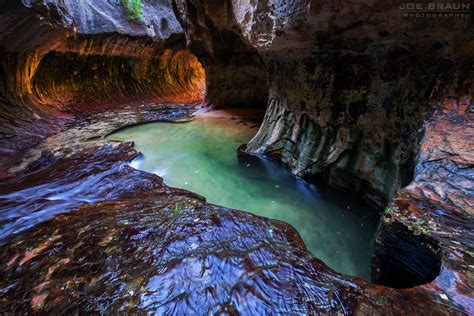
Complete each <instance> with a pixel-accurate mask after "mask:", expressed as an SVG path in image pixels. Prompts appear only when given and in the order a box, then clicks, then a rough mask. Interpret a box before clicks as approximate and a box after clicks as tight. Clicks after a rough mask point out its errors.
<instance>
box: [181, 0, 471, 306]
mask: <svg viewBox="0 0 474 316" xmlns="http://www.w3.org/2000/svg"><path fill="white" fill-rule="evenodd" d="M422 2H423V1H422ZM425 2H426V1H425ZM401 4H403V1H395V2H393V1H392V2H384V1H355V2H354V1H345V0H339V1H338V0H336V1H305V0H295V1H268V0H263V1H258V0H257V1H227V2H225V3H222V4H221V5H214V4H213V3H211V2H210V1H205V0H176V5H175V11H176V13H177V15H179V16H181V17H182V20H185V21H186V22H185V25H186V27H184V30H185V32H186V36H187V39H188V42H189V43H190V45H189V47H190V49H191V50H192V51H193V52H194V53H195V54H196V55H198V54H200V53H201V52H202V51H203V50H205V49H203V47H204V48H206V49H207V48H208V47H212V46H213V45H214V42H215V41H216V39H219V41H220V43H224V44H226V45H231V42H227V41H226V39H227V37H225V36H222V34H224V33H225V34H227V33H228V32H229V29H230V30H231V31H232V32H233V34H234V35H233V38H236V37H238V38H239V40H240V41H242V42H243V43H244V44H245V47H246V49H247V50H252V48H253V51H254V52H257V53H258V54H259V55H260V56H261V58H262V61H263V62H264V64H265V67H266V70H267V80H268V86H269V95H268V97H269V102H268V106H267V112H266V115H265V119H264V121H263V123H262V126H261V128H260V130H259V132H258V134H257V135H256V136H255V138H254V139H253V140H251V141H250V143H249V144H247V148H246V151H247V152H248V153H250V154H257V155H267V156H271V157H273V158H275V159H278V160H279V161H281V162H283V163H284V164H285V165H286V166H287V167H288V168H289V169H290V170H291V171H292V172H293V173H294V174H296V175H298V176H300V177H303V178H305V179H309V180H312V181H322V182H327V183H329V184H331V185H333V186H336V187H339V188H342V189H347V190H353V191H358V192H360V193H361V195H362V196H363V197H365V198H366V200H367V201H368V203H369V205H371V206H373V207H374V208H376V209H377V208H378V209H379V210H380V209H381V208H383V207H385V206H386V205H387V203H388V202H389V206H388V207H387V209H386V210H385V212H384V214H385V215H384V218H383V220H382V221H381V224H380V228H379V232H378V234H377V238H376V251H375V254H374V259H373V264H372V276H373V281H374V282H377V283H380V284H384V285H388V286H392V287H398V288H406V287H413V286H417V285H421V284H425V283H427V284H428V285H424V286H422V287H425V288H428V289H429V291H432V293H433V299H434V298H435V297H436V296H437V295H438V294H439V293H441V294H440V295H441V297H443V298H445V299H446V300H449V301H451V302H454V304H456V305H457V306H459V308H460V309H461V310H463V309H465V310H467V311H468V312H470V313H473V312H474V311H473V310H472V306H473V302H474V301H473V296H472V293H473V283H472V276H473V266H472V262H473V252H472V249H473V247H474V245H473V238H472V237H473V236H472V230H473V226H474V222H473V219H472V216H473V215H474V206H473V205H474V203H473V202H474V168H473V162H474V161H473V160H472V159H471V158H472V154H471V153H470V152H472V148H474V139H473V137H474V129H473V126H472V122H473V118H474V117H473V105H474V99H473V93H474V71H473V69H474V68H473V65H474V36H473V32H472V31H473V26H472V18H470V15H469V13H467V14H464V17H460V16H458V17H456V18H453V17H451V18H420V17H415V16H405V15H404V11H403V9H401V8H400V5H401ZM425 4H426V3H425ZM202 21H206V26H208V27H206V28H205V29H204V30H203V28H202ZM235 34H237V35H235ZM209 88H210V87H209ZM218 99H219V98H218ZM209 101H210V102H212V100H209ZM433 280H434V281H433ZM430 282H431V283H430Z"/></svg>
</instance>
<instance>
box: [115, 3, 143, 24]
mask: <svg viewBox="0 0 474 316" xmlns="http://www.w3.org/2000/svg"><path fill="white" fill-rule="evenodd" d="M120 2H121V3H122V5H123V6H124V7H125V8H127V11H128V18H129V19H131V20H141V19H142V1H141V0H120Z"/></svg>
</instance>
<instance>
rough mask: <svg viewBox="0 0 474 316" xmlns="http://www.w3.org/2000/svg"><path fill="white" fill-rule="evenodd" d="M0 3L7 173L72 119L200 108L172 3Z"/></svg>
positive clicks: (199, 74)
mask: <svg viewBox="0 0 474 316" xmlns="http://www.w3.org/2000/svg"><path fill="white" fill-rule="evenodd" d="M142 6H143V7H142V9H141V13H140V16H139V17H138V18H133V19H132V18H131V17H130V12H128V9H127V8H126V7H125V6H124V5H122V4H121V3H120V2H119V1H117V2H111V1H94V2H90V1H82V2H77V1H39V0H38V1H19V0H18V1H1V2H0V8H1V11H0V20H1V22H0V57H1V59H0V73H1V74H2V76H1V78H0V102H1V110H0V122H1V133H2V135H3V136H2V137H0V144H1V150H2V157H1V158H0V175H2V176H7V175H8V173H9V171H8V169H9V168H11V167H12V166H13V165H14V164H15V163H17V157H18V155H19V154H21V152H22V151H24V150H25V149H26V148H28V147H30V146H32V145H33V144H35V143H36V142H38V141H39V140H40V139H42V138H44V136H45V135H47V134H48V133H52V132H54V131H57V130H58V129H59V128H61V127H62V126H63V125H64V124H65V123H66V122H69V121H70V120H71V119H73V116H71V114H87V113H89V112H91V111H97V110H104V109H106V108H110V107H117V106H122V105H123V104H127V103H135V104H137V106H139V105H141V104H143V103H150V102H166V103H199V102H201V101H202V99H203V96H204V92H205V81H204V80H205V73H204V69H203V68H202V66H201V64H200V62H199V61H198V60H197V58H196V57H195V56H194V55H193V54H192V53H191V52H190V51H189V50H187V49H186V48H185V39H184V34H183V32H182V29H181V26H180V25H179V23H178V21H177V19H176V18H175V16H174V14H173V10H172V7H171V2H170V1H158V2H153V3H151V2H143V4H142Z"/></svg>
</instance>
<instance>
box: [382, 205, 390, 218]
mask: <svg viewBox="0 0 474 316" xmlns="http://www.w3.org/2000/svg"><path fill="white" fill-rule="evenodd" d="M383 215H385V216H386V217H392V211H391V210H390V208H389V207H387V208H386V209H385V211H383Z"/></svg>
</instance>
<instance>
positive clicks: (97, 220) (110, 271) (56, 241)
mask: <svg viewBox="0 0 474 316" xmlns="http://www.w3.org/2000/svg"><path fill="white" fill-rule="evenodd" d="M398 2H400V3H401V1H396V2H391V3H387V2H382V1H372V0H368V1H350V2H349V1H347V0H340V1H338V0H335V1H311V2H310V1H308V0H294V1H268V0H263V1H259V0H256V1H245V0H239V1H237V0H234V1H207V0H174V1H173V3H171V2H170V1H167V0H163V1H145V0H143V1H141V3H142V9H141V11H140V12H138V13H134V14H133V15H132V14H131V13H130V12H127V9H126V7H125V6H124V5H122V4H121V2H120V1H110V0H109V1H108V0H96V1H72V0H64V1H59V0H23V1H20V0H13V1H11V0H0V57H1V58H0V179H2V180H1V182H0V196H1V198H0V208H1V211H0V223H1V225H2V227H1V230H0V251H1V253H2V254H5V255H4V256H2V257H1V259H0V312H2V313H23V312H57V311H63V312H64V311H89V312H110V311H122V312H132V313H137V312H142V313H144V312H158V313H167V314H172V313H174V314H184V313H195V314H209V313H223V314H239V313H242V314H254V313H260V314H269V313H281V314H318V313H343V314H374V313H377V312H379V313H380V311H383V313H386V314H397V315H398V314H404V313H405V314H423V313H428V312H429V313H430V314H436V315H437V314H439V315H443V314H456V313H459V314H461V315H462V314H466V313H467V314H474V310H473V306H474V298H473V294H472V293H473V288H474V283H473V280H474V277H473V276H474V273H473V262H474V261H473V260H474V259H473V253H474V252H473V251H474V249H473V241H474V237H473V235H472V232H473V231H474V229H473V228H474V227H473V220H472V216H473V215H474V211H473V204H474V201H473V196H474V171H473V163H474V160H473V157H472V148H473V147H474V139H473V135H474V126H473V124H472V122H473V121H474V119H473V115H474V114H473V103H474V102H473V98H472V94H473V78H474V76H473V73H472V72H473V69H474V68H473V67H472V65H473V56H472V54H473V51H474V49H473V48H474V47H473V46H474V44H473V43H474V39H473V36H472V34H473V33H472V22H471V21H472V19H471V20H469V19H464V18H445V19H417V18H406V17H404V16H403V14H402V12H401V11H400V10H401V9H399V8H398ZM267 100H268V106H267V112H266V116H265V119H264V122H263V124H262V126H261V128H260V130H259V132H258V134H257V135H256V137H255V138H254V139H253V140H252V141H251V142H250V143H249V144H248V145H247V148H246V150H247V152H248V153H250V154H258V155H260V154H262V155H269V156H272V157H274V158H276V159H278V160H280V161H282V162H283V163H284V164H285V165H286V166H288V168H289V169H291V170H292V172H293V173H294V174H296V175H298V176H301V177H303V178H306V179H310V180H315V181H325V182H328V183H330V184H331V185H334V186H337V187H340V188H343V189H349V190H354V191H358V192H360V193H361V194H362V195H363V196H364V197H366V199H367V201H368V202H369V204H370V205H372V206H374V207H375V208H378V209H380V208H381V207H382V206H386V205H388V206H387V208H386V209H385V211H384V213H383V218H382V220H381V223H380V227H379V230H378V233H377V236H376V240H375V242H376V247H375V253H374V257H373V262H372V278H373V281H374V282H375V283H377V284H378V285H374V284H370V283H367V282H365V281H363V280H360V279H357V278H351V277H348V276H343V275H340V274H338V273H337V272H335V271H332V270H331V269H329V268H328V267H327V266H325V265H324V263H322V262H321V261H319V260H317V259H316V258H314V257H313V256H312V255H311V254H310V253H308V251H307V250H306V248H305V246H304V244H303V242H302V241H301V239H300V238H299V236H298V234H297V232H295V231H294V229H293V228H291V227H290V226H289V225H287V224H285V223H281V222H277V221H274V220H269V219H264V218H260V217H257V216H254V215H251V214H247V213H244V212H241V211H234V210H228V209H224V208H220V207H217V206H214V205H209V204H207V203H206V202H205V200H204V198H202V197H199V196H196V195H195V194H193V193H191V192H186V191H182V190H177V189H173V188H168V187H167V186H165V185H164V184H163V183H162V180H161V179H160V178H159V177H157V176H155V175H151V174H147V173H144V172H140V171H137V170H135V169H133V168H131V167H129V166H128V165H127V162H128V161H130V160H131V159H133V158H134V157H136V156H137V155H138V154H139V153H137V152H136V151H134V150H133V148H132V144H128V143H111V142H107V141H104V140H102V139H101V138H102V137H103V136H104V135H105V134H107V133H109V132H111V131H112V130H114V129H117V128H120V127H123V126H125V125H129V124H135V123H139V122H146V121H153V120H181V119H190V116H191V112H192V111H194V110H195V109H194V108H190V107H182V106H176V105H173V106H162V105H160V106H158V105H157V103H158V102H167V103H169V102H170V103H196V102H201V101H203V103H204V104H206V105H207V106H209V107H216V108H222V107H232V106H248V105H250V106H258V105H260V104H264V103H265V102H266V101H267ZM18 210H21V211H22V212H19V211H18ZM18 214H20V216H19V215H18ZM25 220H26V221H28V222H27V223H26V224H28V225H26V224H25V222H24V221H25Z"/></svg>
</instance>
